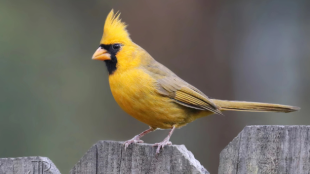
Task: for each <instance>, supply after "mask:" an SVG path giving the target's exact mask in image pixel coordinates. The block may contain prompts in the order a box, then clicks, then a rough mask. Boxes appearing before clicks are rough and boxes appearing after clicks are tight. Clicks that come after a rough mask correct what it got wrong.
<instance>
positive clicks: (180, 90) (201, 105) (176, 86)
mask: <svg viewBox="0 0 310 174" xmlns="http://www.w3.org/2000/svg"><path fill="white" fill-rule="evenodd" d="M146 69H147V71H148V72H149V73H150V74H151V76H152V77H154V78H155V79H156V82H157V84H156V87H157V92H158V93H160V94H161V95H164V96H167V97H169V98H171V99H172V100H173V101H174V102H176V103H178V104H180V105H183V106H186V107H190V108H193V109H198V110H208V111H211V112H214V113H216V114H222V113H221V111H220V110H219V108H218V107H217V106H216V105H215V104H214V103H213V102H212V101H211V100H210V99H209V98H208V97H207V96H206V95H205V94H204V93H202V92H201V91H200V90H198V89H197V88H195V87H194V86H192V85H190V84H188V83H187V82H185V81H184V80H182V79H181V78H180V77H178V76H177V75H175V74H174V73H173V72H172V71H170V70H169V69H168V68H166V67H165V66H163V65H161V64H160V63H158V62H155V61H153V62H152V63H151V64H149V65H148V66H147V68H146Z"/></svg>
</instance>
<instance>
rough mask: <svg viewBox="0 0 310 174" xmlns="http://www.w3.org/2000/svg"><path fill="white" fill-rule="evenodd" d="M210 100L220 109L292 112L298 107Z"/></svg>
mask: <svg viewBox="0 0 310 174" xmlns="http://www.w3.org/2000/svg"><path fill="white" fill-rule="evenodd" d="M212 101H213V102H214V103H215V105H217V106H218V107H219V109H220V110H221V111H226V110H231V111H247V112H285V113H287V112H294V111H297V110H299V109H300V108H299V107H295V106H288V105H280V104H271V103H258V102H246V101H227V100H217V99H212Z"/></svg>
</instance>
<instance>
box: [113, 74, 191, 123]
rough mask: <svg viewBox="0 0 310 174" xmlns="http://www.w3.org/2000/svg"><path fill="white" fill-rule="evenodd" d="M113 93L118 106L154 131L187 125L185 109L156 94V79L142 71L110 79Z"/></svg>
mask: <svg viewBox="0 0 310 174" xmlns="http://www.w3.org/2000/svg"><path fill="white" fill-rule="evenodd" d="M109 82H110V87H111V91H112V94H113V96H114V98H115V100H116V102H117V103H118V104H119V106H120V107H121V108H122V109H123V110H124V111H126V112H127V113H128V114H129V115H131V116H133V117H134V118H136V119H138V120H140V121H142V122H144V123H146V124H148V125H150V126H151V127H154V128H171V126H172V125H174V124H175V123H178V122H184V119H185V117H186V116H187V115H186V113H185V111H184V109H182V108H180V107H179V106H178V105H176V104H175V103H174V102H173V101H172V100H171V99H170V98H167V97H164V96H162V95H160V94H159V93H158V92H157V89H156V79H154V78H152V77H151V76H150V75H149V74H148V73H145V72H144V71H143V69H133V70H128V71H126V72H124V73H119V72H117V73H114V74H112V75H110V76H109Z"/></svg>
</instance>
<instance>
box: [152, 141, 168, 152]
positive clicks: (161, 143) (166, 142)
mask: <svg viewBox="0 0 310 174" xmlns="http://www.w3.org/2000/svg"><path fill="white" fill-rule="evenodd" d="M166 145H172V143H171V141H169V139H164V141H162V142H160V143H155V144H154V145H153V146H158V147H157V149H156V154H159V152H160V149H163V148H164V147H165V146H166Z"/></svg>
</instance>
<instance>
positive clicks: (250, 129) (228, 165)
mask: <svg viewBox="0 0 310 174" xmlns="http://www.w3.org/2000/svg"><path fill="white" fill-rule="evenodd" d="M218 173H219V174H247V173H251V174H262V173H266V174H267V173H268V174H275V173H292V174H293V173H294V174H305V173H310V126H247V127H245V128H244V129H243V130H242V132H241V133H239V135H238V136H237V137H236V138H235V139H234V140H233V141H232V142H231V143H230V144H229V145H228V146H227V147H226V148H225V149H224V150H223V151H222V152H221V154H220V166H219V172H218Z"/></svg>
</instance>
